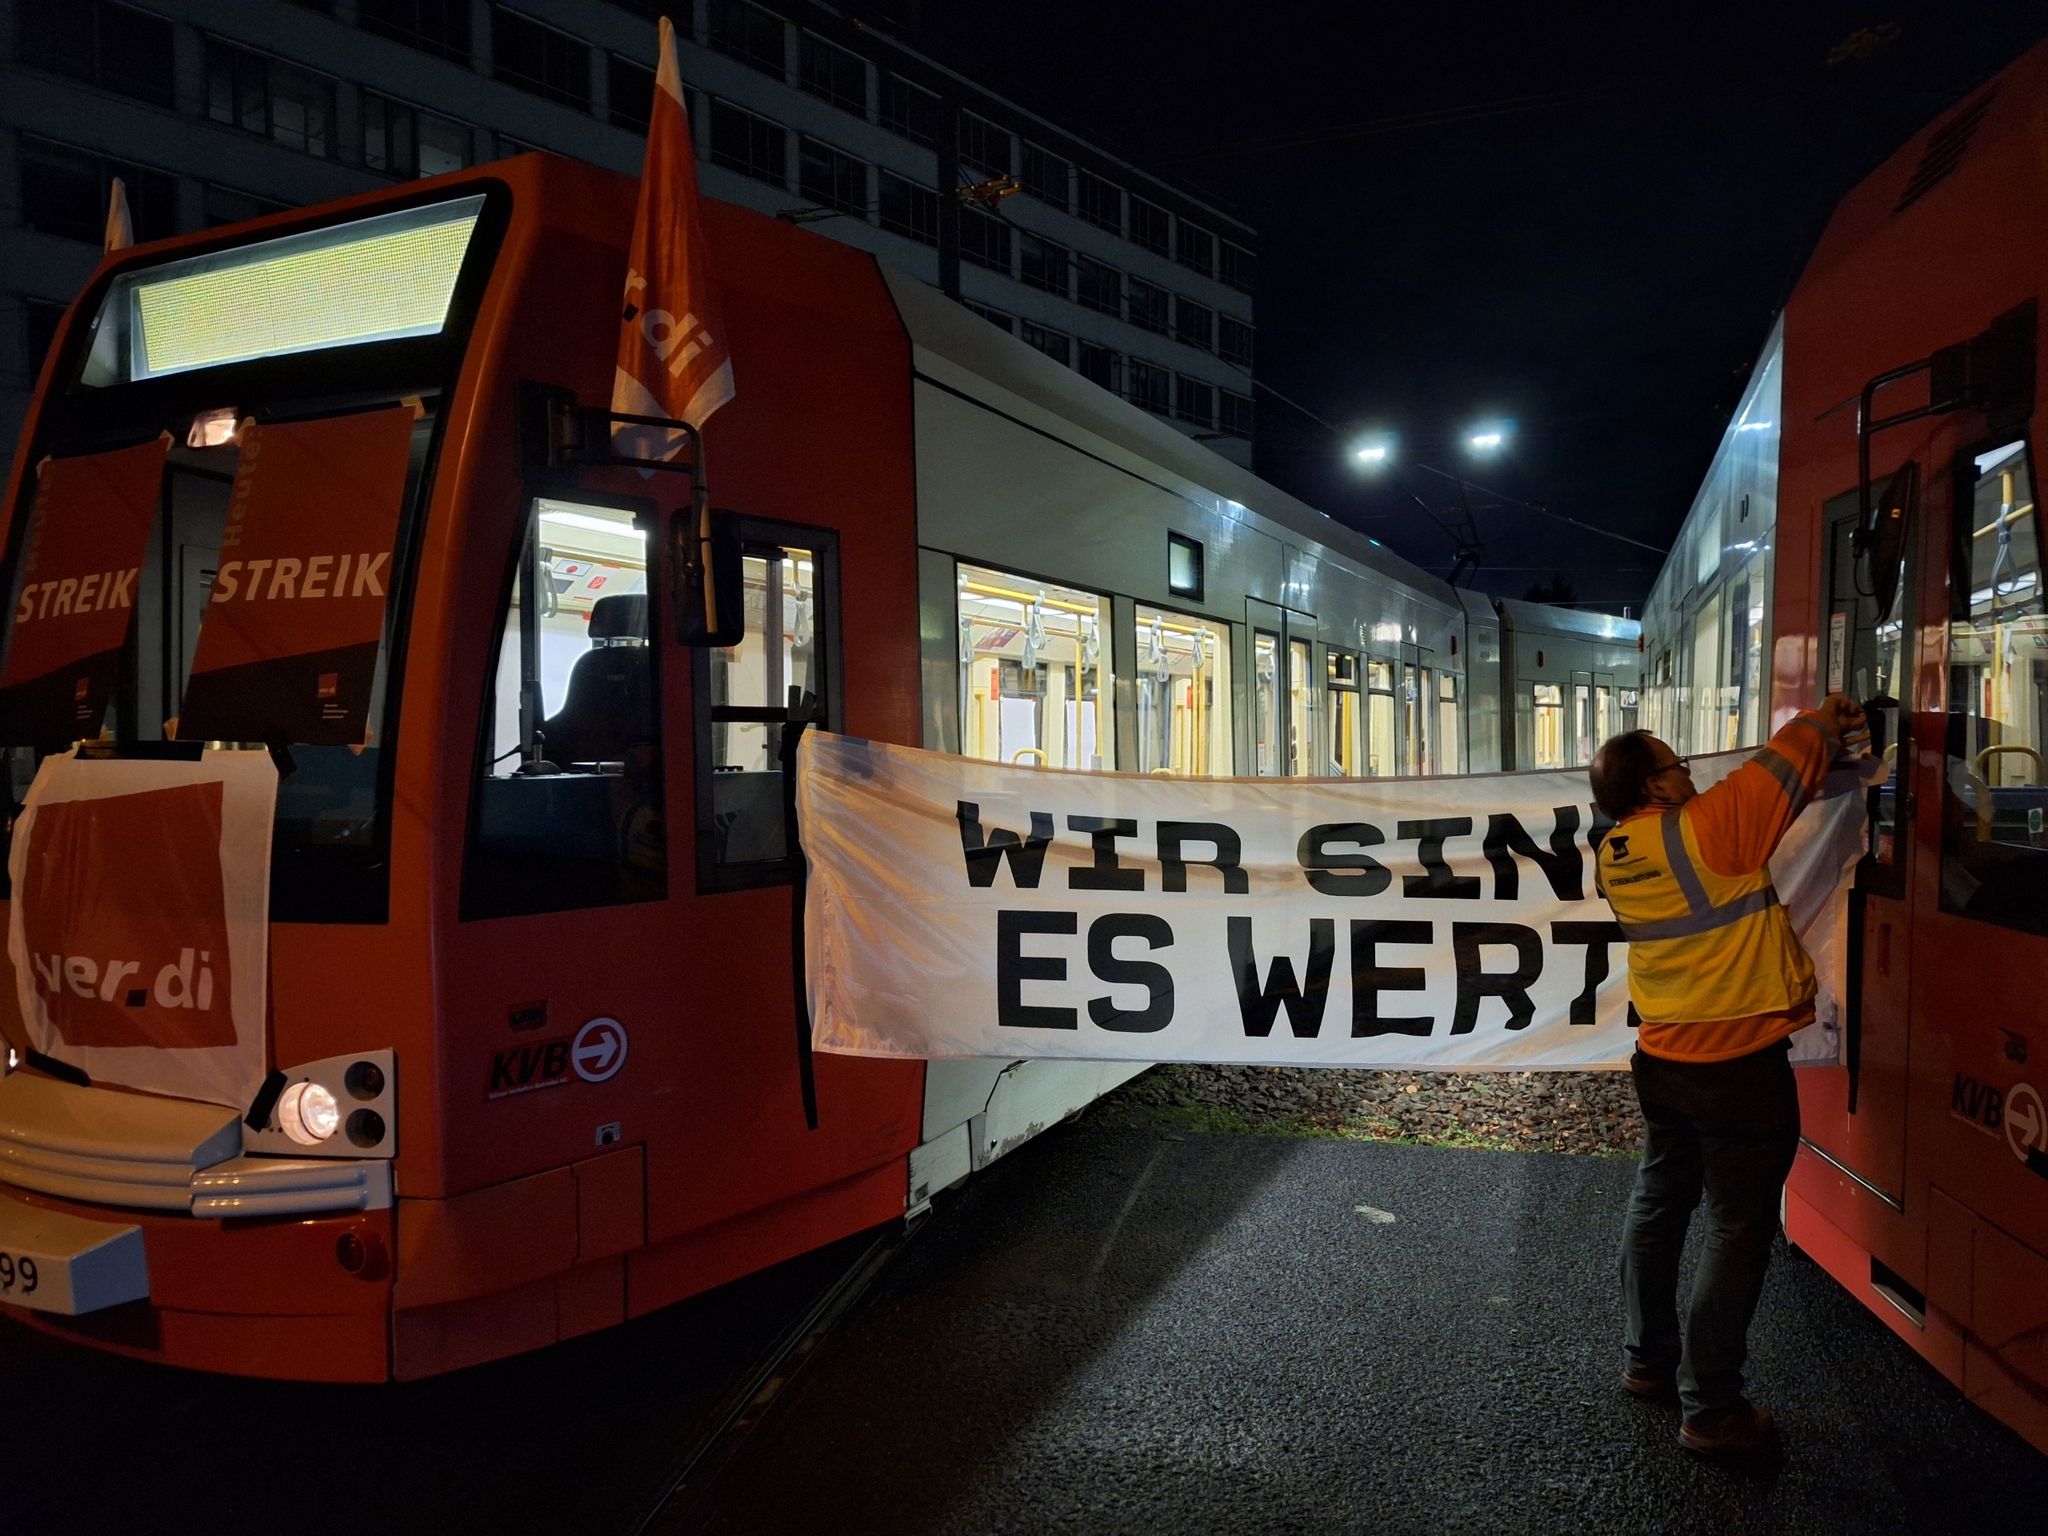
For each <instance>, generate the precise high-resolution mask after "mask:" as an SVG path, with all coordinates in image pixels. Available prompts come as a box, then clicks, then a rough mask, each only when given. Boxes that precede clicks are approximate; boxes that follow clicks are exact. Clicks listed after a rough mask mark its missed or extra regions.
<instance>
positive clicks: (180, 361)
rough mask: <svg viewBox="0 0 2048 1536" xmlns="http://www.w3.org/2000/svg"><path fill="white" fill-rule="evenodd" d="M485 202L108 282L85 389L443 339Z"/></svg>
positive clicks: (382, 218)
mask: <svg viewBox="0 0 2048 1536" xmlns="http://www.w3.org/2000/svg"><path fill="white" fill-rule="evenodd" d="M483 204H484V199H483V196H482V195H481V194H478V195H475V196H471V197H464V198H458V199H454V200H451V201H449V202H445V203H435V204H432V205H430V206H428V207H425V208H409V209H406V210H404V211H403V212H399V213H388V214H379V215H377V216H376V217H374V218H368V219H360V220H357V221H355V222H354V223H350V224H342V225H338V226H335V227H332V228H328V229H321V230H312V231H308V232H307V233H304V234H298V235H286V236H283V237H281V238H279V239H275V240H265V241H261V242H259V243H257V244H254V245H245V246H240V247H237V248H236V249H234V250H230V251H218V252H214V253H212V254H210V255H206V256H195V257H190V258H188V259H186V260H183V261H174V262H168V263H166V264H165V265H163V266H160V267H152V268H149V269H148V270H146V271H142V272H132V273H127V274H124V275H123V276H121V277H119V278H117V279H116V280H115V281H114V284H113V286H112V287H111V288H110V289H109V290H108V293H107V298H106V300H105V302H104V303H103V304H102V305H101V307H100V313H99V316H98V317H97V319H96V321H95V329H94V336H93V345H92V353H91V357H90V359H89V360H88V362H87V364H86V368H85V374H84V383H85V384H87V385H88V386H98V387H104V386H108V385H114V384H124V383H132V382H135V381H138V380H143V379H153V378H162V377H164V376H165V375H168V374H176V373H187V372H190V371H192V370H193V369H197V368H216V367H220V366H222V365H224V364H229V363H240V362H247V361H250V360H251V359H254V358H260V357H276V356H279V355H282V354H286V353H293V352H313V351H319V350H322V349H325V348H329V347H344V346H360V345H362V344H364V343H366V342H375V341H392V340H396V339H399V338H402V337H409V336H433V335H438V334H439V333H440V331H441V330H442V328H443V327H444V326H445V325H446V324H447V321H448V306H449V301H450V300H451V299H452V297H453V296H454V292H455V283H456V279H457V277H458V275H459V274H460V272H461V270H462V260H463V257H464V255H465V254H466V253H467V251H468V249H469V243H470V240H471V237H472V236H473V235H474V234H475V231H476V225H477V219H478V216H479V215H480V214H481V212H482V210H483Z"/></svg>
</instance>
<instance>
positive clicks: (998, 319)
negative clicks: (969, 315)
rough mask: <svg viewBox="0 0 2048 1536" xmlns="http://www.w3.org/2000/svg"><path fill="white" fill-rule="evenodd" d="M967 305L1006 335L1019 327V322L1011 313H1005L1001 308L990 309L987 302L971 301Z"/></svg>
mask: <svg viewBox="0 0 2048 1536" xmlns="http://www.w3.org/2000/svg"><path fill="white" fill-rule="evenodd" d="M967 307H968V308H969V309H971V310H973V311H974V312H975V313H976V314H977V315H979V316H981V318H982V319H984V320H986V321H987V322H988V323H989V324H990V325H992V326H994V327H995V328H996V329H997V330H999V331H1001V332H1002V333H1003V334H1004V335H1005V336H1008V335H1011V334H1013V333H1014V332H1015V331H1016V329H1017V322H1016V321H1015V320H1014V319H1012V318H1011V317H1010V316H1009V315H1006V314H1004V313H1003V312H1002V311H1001V310H1000V309H990V308H989V307H988V306H987V305H986V304H973V303H970V304H969V305H968V306H967Z"/></svg>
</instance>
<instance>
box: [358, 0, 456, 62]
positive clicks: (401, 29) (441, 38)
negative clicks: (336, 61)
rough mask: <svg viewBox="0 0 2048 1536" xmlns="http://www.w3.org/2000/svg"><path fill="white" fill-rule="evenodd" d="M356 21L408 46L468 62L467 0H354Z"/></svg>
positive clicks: (368, 30) (361, 25)
mask: <svg viewBox="0 0 2048 1536" xmlns="http://www.w3.org/2000/svg"><path fill="white" fill-rule="evenodd" d="M356 23H357V25H358V26H360V27H361V28H362V29H363V30H364V31H365V32H369V33H372V34H374V35H375V36H378V37H388V38H390V39H391V40H392V41H393V42H395V43H404V44H405V45H406V46H407V47H408V48H417V49H419V50H420V51H421V52H423V53H432V54H438V55H439V56H440V57H442V58H444V59H453V60H455V61H456V62H457V63H459V64H467V63H468V62H469V0H356Z"/></svg>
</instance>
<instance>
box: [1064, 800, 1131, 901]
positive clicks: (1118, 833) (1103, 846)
mask: <svg viewBox="0 0 2048 1536" xmlns="http://www.w3.org/2000/svg"><path fill="white" fill-rule="evenodd" d="M1067 830H1068V831H1069V832H1086V833H1087V834H1088V840H1089V841H1090V842H1091V843H1093V844H1094V845H1095V863H1094V864H1093V865H1092V866H1090V867H1089V868H1087V869H1070V870H1068V871H1067V886H1068V888H1069V889H1070V890H1076V891H1142V890H1143V889H1145V871H1143V870H1142V869H1125V868H1124V867H1123V865H1121V864H1119V863H1117V861H1116V840H1117V839H1118V838H1120V837H1136V836H1137V835H1138V824H1137V823H1136V822H1135V821H1130V820H1128V819H1126V818H1124V817H1121V816H1069V817H1068V818H1067Z"/></svg>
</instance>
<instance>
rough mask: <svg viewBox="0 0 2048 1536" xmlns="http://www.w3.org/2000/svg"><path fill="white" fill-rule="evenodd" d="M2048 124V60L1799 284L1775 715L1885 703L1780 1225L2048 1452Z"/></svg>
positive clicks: (1982, 97) (1921, 165)
mask: <svg viewBox="0 0 2048 1536" xmlns="http://www.w3.org/2000/svg"><path fill="white" fill-rule="evenodd" d="M2044 121H2048V47H2044V48H2040V49H2036V50H2035V51H2033V52H2032V53H2030V54H2028V55H2027V56H2026V57H2025V58H2023V59H2022V60H2020V61H2019V62H2018V63H2016V64H2015V65H2013V66H2012V67H2011V68H2009V69H2008V70H2007V71H2006V72H2005V73H2004V74H2002V75H2001V76H1999V77H1998V78H1997V79H1995V80H1994V81H1993V82H1991V83H1990V84H1989V85H1987V86H1986V87H1985V88H1984V89H1982V90H1981V91H1979V92H1977V93H1976V94H1975V95H1973V96H1972V97H1970V98H1969V99H1968V100H1966V101H1965V102H1964V103H1963V104H1961V105H1960V106H1958V107H1957V108H1955V109H1954V110H1953V111H1951V112H1950V113H1949V114H1947V115H1946V116H1945V117H1943V118H1942V119H1940V120H1939V121H1937V122H1935V123H1933V124H1932V125H1930V126H1929V127H1928V128H1927V129H1926V130H1925V131H1924V132H1923V133H1921V134H1920V135H1919V136H1918V137H1917V138H1916V139H1914V140H1913V142H1911V143H1910V144H1908V145H1907V146H1906V147H1905V148H1904V149H1902V150H1901V151H1900V152H1899V153H1898V154H1897V155H1895V156H1894V157H1893V158H1892V159H1891V160H1890V161H1888V162H1887V163H1886V164H1885V165H1884V166H1883V167H1882V168H1881V169H1880V170H1878V171H1877V172H1876V173H1875V174H1874V175H1872V176H1871V177H1870V178H1869V179H1868V180H1867V181H1865V182H1864V183H1863V184H1862V185H1861V186H1859V187H1858V188H1857V189H1856V190H1855V191H1854V192H1853V193H1851V194H1850V195H1849V196H1848V198H1846V199H1845V200H1844V201H1843V202H1842V204H1841V206H1840V207H1839V208H1838V210H1837V211H1836V213H1835V216H1834V218H1833V221H1832V222H1831V223H1830V225H1829V226H1828V229H1827V232H1826V234H1825V236H1824V237H1823V239H1822V240H1821V243H1820V246H1819V248H1818V250H1817V251H1816V252H1815V254H1814V256H1813V259H1812V261H1811V262H1810V263H1809V264H1808V266H1807V268H1806V271H1805V274H1804V276H1803V277H1802V279H1801V281H1800V282H1799V284H1798V286H1797V288H1796V290H1795V292H1794V293H1793V296H1792V298H1791V300H1790V303H1789V305H1788V307H1787V309H1786V311H1785V316H1784V330H1783V335H1784V353H1783V355H1784V375H1783V377H1784V384H1783V401H1782V422H1783V446H1782V452H1781V457H1780V483H1779V487H1778V512H1777V518H1778V522H1777V531H1776V542H1777V548H1776V562H1775V572H1774V576H1773V581H1774V585H1773V597H1772V615H1773V618H1774V633H1775V642H1774V645H1773V647H1772V651H1771V655H1772V676H1773V684H1774V695H1773V703H1774V706H1775V711H1776V714H1777V716H1778V717H1779V719H1781V720H1782V718H1783V717H1784V716H1785V715H1787V714H1789V713H1790V712H1791V711H1792V710H1793V709H1795V708H1797V707H1798V706H1800V705H1802V704H1804V703H1806V702H1808V701H1810V700H1811V699H1813V698H1815V697H1817V696H1819V695H1820V694H1821V693H1822V692H1824V691H1828V690H1834V689H1847V690H1849V691H1851V692H1854V693H1856V694H1857V695H1858V696H1859V697H1870V696H1878V697H1881V698H1888V699H1893V700H1896V707H1894V708H1890V709H1888V710H1886V711H1885V714H1886V715H1887V725H1888V727H1889V741H1890V745H1889V746H1888V748H1887V750H1888V752H1889V753H1890V755H1891V758H1892V761H1893V763H1894V772H1893V775H1892V777H1891V779H1890V781H1889V782H1888V783H1887V784H1885V785H1884V787H1883V788H1881V789H1880V790H1878V791H1875V792H1873V795H1872V813H1873V814H1872V827H1871V832H1870V845H1869V850H1868V855H1867V857H1866V858H1865V859H1864V861H1863V864H1862V866H1861V868H1860V869H1859V871H1858V875H1857V880H1856V893H1855V896H1854V906H1853V915H1852V919H1851V933H1850V956H1851V970H1852V981H1851V985H1852V989H1853V990H1852V998H1851V1006H1850V1011H1849V1018H1850V1027H1849V1032H1848V1047H1847V1063H1846V1065H1845V1067H1844V1068H1842V1069H1841V1070H1839V1071H1836V1070H1829V1071H1825V1072H1817V1073H1806V1074H1802V1080H1803V1084H1804V1090H1803V1104H1802V1108H1803V1114H1804V1121H1805V1145H1804V1147H1803V1149H1802V1151H1801V1155H1800V1157H1799V1159H1798V1163H1797V1165H1796V1167H1795V1169H1794V1171H1793V1175H1792V1179H1791V1184H1790V1189H1789V1192H1788V1195H1787V1199H1786V1211H1785V1225H1786V1231H1787V1233H1788V1235H1789V1236H1790V1238H1791V1239H1792V1241H1793V1242H1795V1243H1796V1244H1798V1245H1799V1246H1800V1247H1801V1248H1802V1249H1804V1250H1805V1251H1806V1252H1808V1253H1809V1254H1811V1255H1813V1256H1814V1257H1815V1258H1816V1259H1818V1260H1819V1262H1820V1263H1821V1264H1823V1265H1824V1266H1825V1267H1826V1268H1827V1269H1828V1270H1829V1271H1830V1272H1831V1273H1832V1274H1834V1275H1835V1276H1836V1278H1838V1279H1839V1280H1840V1281H1841V1282H1842V1283H1843V1284H1844V1285H1845V1286H1847V1287H1849V1289H1850V1290H1851V1291H1852V1292H1854V1293H1855V1294H1856V1295H1858V1296H1859V1297H1862V1298H1864V1299H1865V1300H1866V1301H1867V1302H1868V1303H1869V1305H1870V1306H1871V1307H1872V1308H1873V1310H1874V1311H1875V1312H1876V1313H1877V1314H1878V1316H1880V1317H1882V1318H1883V1319H1884V1320H1885V1321H1886V1322H1887V1323H1888V1324H1889V1325H1890V1326H1891V1327H1892V1328H1893V1329H1894V1331H1896V1332H1897V1333H1898V1334H1899V1335H1900V1336H1901V1337H1902V1338H1904V1339H1905V1340H1906V1341H1907V1342H1908V1343H1910V1344H1911V1345H1912V1346H1913V1347H1914V1348H1915V1349H1917V1350H1918V1351H1919V1352H1920V1353H1921V1354H1922V1355H1924V1356H1925V1357H1926V1358H1927V1359H1928V1360H1929V1361H1931V1362H1932V1363H1933V1364H1934V1365H1935V1366H1937V1367H1938V1368H1939V1369H1940V1370H1941V1371H1942V1372H1943V1373H1944V1374H1945V1375H1947V1376H1948V1377H1949V1378H1950V1379H1951V1380H1952V1381H1954V1382H1955V1383H1956V1384H1957V1385H1958V1386H1960V1387H1961V1388H1962V1390H1963V1391H1964V1392H1965V1393H1966V1394H1967V1395H1968V1396H1969V1397H1970V1398H1971V1399H1972V1400H1974V1401H1976V1402H1977V1403H1979V1404H1981V1405H1982V1406H1983V1407H1985V1408H1986V1409H1987V1410H1989V1411H1990V1412H1991V1413H1993V1414H1995V1415H1996V1416H1997V1417H1999V1418H2001V1419H2003V1420H2004V1421H2006V1422H2007V1423H2009V1424H2011V1425H2012V1426H2013V1427H2014V1428H2016V1429H2017V1430H2019V1432H2020V1433H2021V1434H2023V1435H2025V1436H2026V1437H2027V1438H2028V1439H2030V1440H2031V1441H2032V1442H2033V1443H2034V1444H2035V1445H2037V1446H2040V1447H2041V1448H2043V1449H2044V1450H2048V1110H2044V1107H2043V1102H2044V1101H2043V1095H2044V1094H2048V1008H2044V1005H2043V1002H2042V982H2043V978H2044V977H2048V831H2044V828H2043V816H2044V812H2048V773H2044V771H2043V755H2042V753H2043V747H2044V745H2048V740H2044V738H2048V594H2044V592H2043V589H2042V567H2041V538H2040V522H2041V519H2040V514H2039V511H2038V509H2037V500H2036V497H2037V485H2036V480H2035V471H2034V468H2033V461H2034V458H2035V457H2036V455H2035V453H2034V448H2033V442H2034V439H2035V437H2036V436H2043V437H2044V438H2048V416H2044V415H2043V412H2044V410H2048V399H2044V397H2043V392H2042V389H2041V367H2042V364H2043V360H2044V353H2043V349H2042V347H2041V346H2040V325H2041V318H2042V315H2041V299H2042V295H2043V278H2044V273H2048V266H2044V263H2043V258H2042V252H2043V250H2044V249H2048V214H2044V212H2043V206H2042V204H2043V199H2042V191H2043V187H2044V183H2048V151H2044V148H2043V146H2044V143H2048V139H2044V136H2043V123H2044Z"/></svg>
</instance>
